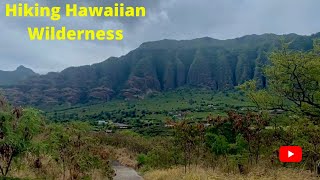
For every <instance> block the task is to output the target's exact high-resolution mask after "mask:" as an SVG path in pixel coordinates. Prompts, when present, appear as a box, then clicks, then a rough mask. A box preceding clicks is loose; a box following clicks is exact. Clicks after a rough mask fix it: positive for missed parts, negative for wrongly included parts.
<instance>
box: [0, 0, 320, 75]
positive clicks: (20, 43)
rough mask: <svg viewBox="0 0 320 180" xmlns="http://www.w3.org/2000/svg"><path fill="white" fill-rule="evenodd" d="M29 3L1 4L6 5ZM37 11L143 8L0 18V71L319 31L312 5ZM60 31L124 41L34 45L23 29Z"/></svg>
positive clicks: (178, 4) (304, 0)
mask: <svg viewBox="0 0 320 180" xmlns="http://www.w3.org/2000/svg"><path fill="white" fill-rule="evenodd" d="M17 2H29V3H30V4H32V3H35V1H34V0H20V1H18V0H3V1H1V2H0V11H1V12H4V6H5V4H6V3H17ZM38 2H39V3H40V4H42V5H44V4H46V5H49V6H57V5H59V6H64V5H63V4H61V3H63V2H64V4H65V2H67V3H78V4H79V5H85V6H99V5H101V6H107V5H111V4H113V3H114V2H124V3H125V4H127V5H137V6H140V5H144V6H146V7H147V9H148V14H147V17H145V18H66V17H63V18H62V19H61V21H57V22H53V21H50V20H49V19H48V18H23V19H22V18H9V17H4V13H2V14H1V15H0V27H2V31H1V33H0V54H1V56H0V69H14V68H15V67H16V66H18V65H20V64H23V65H26V66H29V67H31V68H33V69H35V70H36V71H38V72H42V73H44V72H48V71H59V70H62V69H63V68H66V67H68V66H72V65H73V66H78V65H84V64H92V63H96V62H100V61H102V60H104V59H107V58H108V57H109V56H120V55H123V54H125V53H127V52H128V51H130V50H132V49H134V48H136V47H138V46H139V45H140V44H141V43H143V42H145V41H152V40H160V39H165V38H166V39H192V38H198V37H203V36H210V37H213V38H218V39H229V38H234V37H239V36H242V35H246V34H262V33H277V34H285V33H298V34H312V33H316V32H317V31H320V22H319V21H318V20H317V17H319V15H320V11H318V7H320V1H318V0H295V1H292V0H281V1H279V0H259V1H257V0H197V1H195V0H118V1H115V0H90V1H88V0H68V1H54V0H38ZM48 25H50V26H52V25H54V26H58V27H59V26H62V25H65V26H67V27H72V28H74V29H124V35H125V39H124V40H123V41H121V42H109V41H103V42H101V41H100V42H98V41H60V42H58V41H34V42H31V41H29V39H28V34H27V31H26V29H27V27H28V26H48Z"/></svg>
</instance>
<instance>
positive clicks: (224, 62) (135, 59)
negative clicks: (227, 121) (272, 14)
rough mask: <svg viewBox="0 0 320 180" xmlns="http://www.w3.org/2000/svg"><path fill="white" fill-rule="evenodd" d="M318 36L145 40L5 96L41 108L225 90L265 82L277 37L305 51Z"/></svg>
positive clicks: (278, 44) (32, 81) (11, 90)
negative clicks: (249, 82) (154, 94)
mask: <svg viewBox="0 0 320 180" xmlns="http://www.w3.org/2000/svg"><path fill="white" fill-rule="evenodd" d="M318 37H320V33H317V34H314V35H311V36H299V35H296V34H288V35H275V34H264V35H247V36H243V37H240V38H235V39H228V40H217V39H213V38H209V37H204V38H197V39H193V40H168V39H165V40H160V41H153V42H145V43H143V44H141V45H140V46H139V47H138V48H137V49H135V50H132V51H130V52H129V53H128V54H126V55H124V56H121V57H118V58H117V57H110V58H108V59H107V60H105V61H102V62H100V63H96V64H92V65H85V66H80V67H69V68H66V69H64V70H63V71H61V72H60V73H54V72H52V73H48V74H46V75H41V76H37V77H33V78H29V79H28V80H25V81H23V82H21V83H19V84H18V85H15V86H14V87H12V88H7V89H5V94H6V95H7V97H8V99H10V100H11V101H12V102H14V103H17V104H33V105H39V106H41V105H43V104H63V103H69V104H77V103H86V102H90V101H108V100H110V99H112V98H114V97H116V96H121V97H124V98H137V97H141V96H144V95H145V94H148V93H150V92H155V91H157V92H159V91H167V90H170V89H175V88H178V87H182V86H195V87H205V88H209V89H212V90H225V89H232V88H234V87H235V86H237V85H239V84H241V83H243V82H245V81H247V80H250V79H257V80H258V81H259V83H260V85H261V86H265V85H266V79H265V77H263V75H262V70H261V68H262V66H263V65H264V64H267V63H268V53H270V52H272V51H274V50H276V49H278V48H279V47H281V41H282V40H284V41H285V42H291V43H290V48H291V49H295V50H310V49H311V48H312V46H313V39H315V38H318Z"/></svg>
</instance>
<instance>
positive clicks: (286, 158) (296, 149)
mask: <svg viewBox="0 0 320 180" xmlns="http://www.w3.org/2000/svg"><path fill="white" fill-rule="evenodd" d="M279 159H280V161H281V162H291V163H299V162H301V161H302V148H301V147H300V146H281V147H280V150H279Z"/></svg>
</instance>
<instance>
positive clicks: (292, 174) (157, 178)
mask: <svg viewBox="0 0 320 180" xmlns="http://www.w3.org/2000/svg"><path fill="white" fill-rule="evenodd" d="M144 178H145V180H224V179H227V180H256V179H259V180H274V179H278V180H317V179H319V178H317V177H315V176H314V175H313V174H311V173H310V172H307V171H302V172H301V171H299V170H294V169H287V168H278V169H275V170H267V169H266V168H255V169H253V170H252V171H251V172H250V173H249V174H247V175H240V174H227V173H222V172H221V171H219V170H218V169H217V170H215V171H212V170H205V169H202V168H195V167H193V168H192V169H191V170H190V171H189V172H188V173H187V174H185V173H184V168H183V167H176V168H172V169H166V170H154V171H150V172H148V173H146V174H145V175H144Z"/></svg>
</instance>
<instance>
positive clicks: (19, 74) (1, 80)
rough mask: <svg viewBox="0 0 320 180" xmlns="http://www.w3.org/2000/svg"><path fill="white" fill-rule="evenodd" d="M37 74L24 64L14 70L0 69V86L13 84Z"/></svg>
mask: <svg viewBox="0 0 320 180" xmlns="http://www.w3.org/2000/svg"><path fill="white" fill-rule="evenodd" d="M36 75H37V74H36V73H35V72H33V71H32V70H31V69H29V68H26V67H24V66H19V67H18V68H17V69H16V70H14V71H1V70H0V86H9V85H15V84H18V83H19V82H21V81H23V80H26V79H27V78H29V77H32V76H36Z"/></svg>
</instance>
